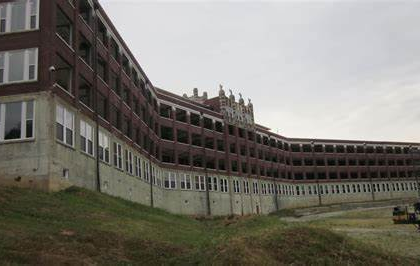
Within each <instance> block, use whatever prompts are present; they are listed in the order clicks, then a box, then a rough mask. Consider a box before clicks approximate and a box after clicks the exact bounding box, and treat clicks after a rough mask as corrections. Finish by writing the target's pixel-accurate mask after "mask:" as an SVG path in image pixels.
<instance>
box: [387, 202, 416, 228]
mask: <svg viewBox="0 0 420 266" xmlns="http://www.w3.org/2000/svg"><path fill="white" fill-rule="evenodd" d="M392 220H393V221H394V224H414V225H415V226H416V227H417V229H418V231H419V232H420V201H419V202H417V203H415V204H413V206H412V207H408V206H397V207H395V208H394V211H393V212H392Z"/></svg>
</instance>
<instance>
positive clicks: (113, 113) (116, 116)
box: [110, 105, 121, 129]
mask: <svg viewBox="0 0 420 266" xmlns="http://www.w3.org/2000/svg"><path fill="white" fill-rule="evenodd" d="M110 120H111V124H112V125H113V126H114V127H115V128H117V129H121V118H120V111H119V109H118V108H117V107H116V106H115V105H112V106H111V110H110Z"/></svg>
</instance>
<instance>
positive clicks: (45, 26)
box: [0, 0, 420, 215]
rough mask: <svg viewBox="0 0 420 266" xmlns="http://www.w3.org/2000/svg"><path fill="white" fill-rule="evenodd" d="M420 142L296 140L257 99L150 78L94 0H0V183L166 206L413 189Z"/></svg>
mask: <svg viewBox="0 0 420 266" xmlns="http://www.w3.org/2000/svg"><path fill="white" fill-rule="evenodd" d="M419 145H420V144H419V143H402V142H376V141H350V140H326V139H296V138H287V137H284V136H280V135H278V134H274V133H273V132H271V131H270V130H269V128H267V127H264V126H261V125H258V124H257V123H255V121H254V107H253V105H252V103H251V102H250V101H249V102H248V103H245V101H244V99H243V98H242V96H240V98H239V100H236V99H235V96H233V94H232V93H230V94H229V95H227V93H226V92H225V90H224V89H223V87H222V86H221V87H220V88H219V91H218V96H217V97H214V98H210V99H209V98H208V96H207V94H206V93H205V94H203V95H202V96H200V95H199V94H198V91H197V90H194V93H193V95H192V96H188V95H183V96H178V95H174V94H172V93H170V92H168V91H165V90H162V89H159V88H156V87H154V86H153V85H152V82H151V81H150V80H149V79H148V78H147V76H146V74H145V73H144V71H143V70H142V68H141V67H140V65H139V63H138V62H137V61H136V59H135V58H134V56H133V55H132V53H131V52H130V50H129V49H128V47H127V45H126V44H125V43H124V41H123V40H122V39H121V37H120V35H119V34H118V32H117V30H116V29H115V27H114V26H113V24H112V23H111V21H110V20H109V18H108V17H107V15H106V14H105V12H104V10H103V9H102V8H101V6H100V5H99V4H98V3H97V1H90V0H20V1H13V2H8V1H0V157H1V160H0V183H2V184H6V185H18V186H25V187H33V188H38V189H43V190H49V191H50V190H58V189H61V188H63V187H66V186H69V185H78V186H83V187H86V188H89V189H97V190H100V191H102V192H104V193H108V194H111V195H115V196H120V197H123V198H126V199H129V200H132V201H136V202H140V203H144V204H150V205H152V206H155V207H159V208H163V209H166V210H169V211H171V212H175V213H186V214H213V215H225V214H232V213H233V214H246V213H268V212H271V211H275V210H277V209H279V208H287V207H298V206H310V205H318V204H331V203H339V202H349V201H372V200H382V199H390V198H407V197H416V196H417V195H418V192H419V190H418V189H417V188H418V187H419V185H418V178H417V177H418V172H417V170H416V161H418V159H419V155H417V153H416V152H415V151H416V150H417V148H418V146H419Z"/></svg>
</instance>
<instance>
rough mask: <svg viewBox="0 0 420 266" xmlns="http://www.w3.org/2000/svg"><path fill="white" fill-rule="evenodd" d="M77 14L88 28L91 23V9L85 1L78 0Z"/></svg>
mask: <svg viewBox="0 0 420 266" xmlns="http://www.w3.org/2000/svg"><path fill="white" fill-rule="evenodd" d="M79 14H80V16H81V17H82V18H83V20H84V21H85V22H86V24H88V25H89V26H90V25H91V23H92V7H91V6H90V4H89V1H87V0H79Z"/></svg>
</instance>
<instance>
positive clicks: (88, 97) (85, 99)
mask: <svg viewBox="0 0 420 266" xmlns="http://www.w3.org/2000/svg"><path fill="white" fill-rule="evenodd" d="M79 100H80V101H81V102H82V103H83V104H84V105H86V106H87V107H89V108H93V90H92V85H91V84H90V83H89V82H88V81H87V80H86V79H84V78H82V77H80V82H79Z"/></svg>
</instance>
